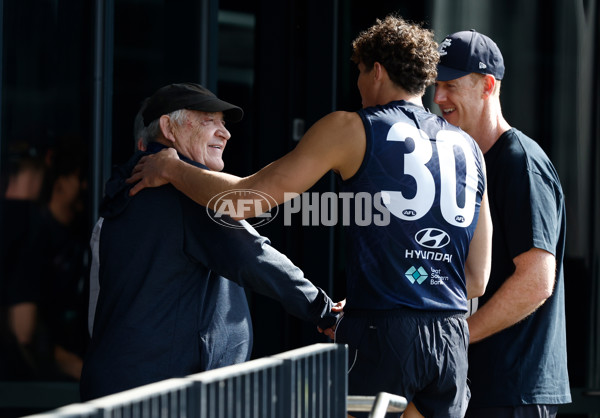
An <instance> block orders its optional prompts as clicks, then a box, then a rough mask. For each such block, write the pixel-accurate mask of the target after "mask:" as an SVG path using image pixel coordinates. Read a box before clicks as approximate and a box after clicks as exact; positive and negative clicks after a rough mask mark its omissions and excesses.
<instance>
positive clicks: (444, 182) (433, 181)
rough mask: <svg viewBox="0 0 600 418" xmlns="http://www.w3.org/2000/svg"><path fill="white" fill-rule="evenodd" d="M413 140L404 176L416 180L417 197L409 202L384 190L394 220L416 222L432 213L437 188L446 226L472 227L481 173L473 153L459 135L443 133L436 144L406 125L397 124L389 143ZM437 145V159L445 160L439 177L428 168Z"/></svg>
mask: <svg viewBox="0 0 600 418" xmlns="http://www.w3.org/2000/svg"><path fill="white" fill-rule="evenodd" d="M409 138H410V139H412V140H413V142H414V150H413V151H412V152H410V153H406V154H404V174H405V175H408V176H411V177H412V178H413V179H414V181H415V184H416V187H415V195H414V197H412V198H406V197H405V196H404V195H403V193H402V192H401V191H393V190H382V191H381V197H382V200H383V203H384V204H385V206H386V207H387V208H388V210H389V211H390V212H391V213H392V214H393V215H394V216H396V217H398V218H400V219H403V220H407V221H411V220H413V221H414V220H417V219H420V218H422V217H423V216H425V215H426V214H427V213H428V212H429V211H430V210H431V208H432V207H433V204H434V200H435V196H436V187H439V188H440V210H441V212H442V216H443V217H444V219H445V220H446V222H448V223H449V224H451V225H454V226H458V227H465V228H466V227H468V226H469V225H470V224H471V222H472V221H473V217H474V216H475V205H476V203H477V182H478V172H477V165H476V163H475V156H474V155H473V150H472V149H471V148H470V146H469V144H468V143H467V141H466V140H465V138H464V137H463V136H462V135H461V134H460V133H458V132H454V131H446V130H440V131H438V133H437V135H436V137H435V141H431V140H430V139H429V136H428V135H427V134H426V133H425V132H423V131H422V130H420V129H418V128H416V127H415V126H413V125H409V124H408V123H405V122H399V123H396V124H394V126H392V128H391V129H390V131H389V133H388V137H387V140H388V141H400V142H405V141H406V140H407V139H409ZM434 145H435V146H436V147H437V155H438V156H439V155H442V156H444V158H438V162H439V164H437V166H439V171H438V172H437V173H432V172H431V170H430V169H429V168H428V167H427V165H426V164H427V163H428V162H429V161H430V160H431V158H432V156H433V146H434ZM457 157H462V158H457ZM457 160H458V161H459V164H460V168H461V169H462V170H461V172H462V173H463V174H462V175H461V177H462V178H460V179H459V178H457V177H458V175H457ZM463 170H464V171H463ZM434 174H435V176H436V177H437V178H436V177H434ZM458 181H460V182H461V183H462V184H464V205H463V206H462V207H460V206H459V204H458V192H457V190H459V189H458V188H457V182H458ZM461 189H462V187H461Z"/></svg>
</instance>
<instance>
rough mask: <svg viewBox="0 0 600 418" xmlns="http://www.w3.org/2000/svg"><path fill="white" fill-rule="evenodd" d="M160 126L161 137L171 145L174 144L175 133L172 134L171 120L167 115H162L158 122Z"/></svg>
mask: <svg viewBox="0 0 600 418" xmlns="http://www.w3.org/2000/svg"><path fill="white" fill-rule="evenodd" d="M158 123H159V125H160V131H161V132H162V135H163V137H164V138H165V139H166V140H167V141H169V142H172V143H175V141H176V139H175V133H174V132H173V123H171V118H170V117H169V116H168V115H162V116H161V117H160V119H159V120H158Z"/></svg>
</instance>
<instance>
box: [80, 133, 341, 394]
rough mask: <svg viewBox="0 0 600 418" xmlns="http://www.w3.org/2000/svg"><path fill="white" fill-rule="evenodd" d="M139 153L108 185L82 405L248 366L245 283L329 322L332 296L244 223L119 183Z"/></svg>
mask: <svg viewBox="0 0 600 418" xmlns="http://www.w3.org/2000/svg"><path fill="white" fill-rule="evenodd" d="M161 148H162V146H159V145H158V144H154V143H153V144H150V146H149V148H148V149H149V150H150V152H157V151H158V150H160V149H161ZM142 155H144V154H143V153H136V155H134V156H133V157H132V159H131V160H130V161H129V162H128V163H127V164H125V165H124V166H122V167H120V168H119V169H117V170H116V171H115V172H114V174H113V176H112V177H111V179H110V180H109V181H108V183H107V184H106V197H105V199H104V201H103V204H102V207H101V211H100V215H101V216H102V217H104V222H103V225H102V232H101V235H100V253H99V254H100V271H99V280H100V296H99V298H98V304H97V308H96V314H95V321H94V331H93V336H92V340H91V344H90V347H89V350H88V353H87V356H86V359H85V362H84V368H83V373H82V380H81V396H82V399H83V400H87V399H91V398H96V397H99V396H104V395H108V394H110V393H115V392H119V391H122V390H126V389H129V388H132V387H136V386H140V385H143V384H147V383H151V382H155V381H159V380H163V379H167V378H171V377H179V376H185V375H189V374H193V373H197V372H200V371H204V370H208V369H211V368H216V367H221V366H225V365H228V364H233V363H236V362H240V361H244V360H247V359H248V356H249V354H250V349H251V338H252V330H251V321H250V315H249V310H248V305H247V301H246V298H245V295H244V291H243V288H242V287H247V288H249V289H252V290H254V291H256V292H258V293H261V294H263V295H266V296H269V297H272V298H274V299H276V300H279V301H280V302H281V303H282V304H283V305H284V306H285V308H286V310H287V311H288V312H289V313H291V314H292V315H295V316H297V317H299V318H301V319H304V320H307V321H311V322H313V323H315V324H319V325H320V326H322V327H327V326H330V325H331V324H332V319H334V318H335V316H334V315H333V314H332V313H331V306H332V302H331V300H330V299H329V297H328V296H327V295H326V294H325V293H324V292H323V291H322V290H321V289H318V288H316V287H315V286H314V285H313V284H312V283H311V282H309V281H308V280H307V279H305V278H304V274H303V273H302V271H301V270H300V269H299V268H297V267H296V266H294V265H293V264H292V263H291V261H290V260H289V259H288V258H287V257H285V256H284V255H283V254H281V253H279V252H277V251H276V250H275V249H274V248H273V247H271V246H270V243H269V240H268V239H267V238H265V237H262V236H260V235H258V234H257V233H256V231H255V230H254V229H253V228H252V227H251V226H250V225H248V224H247V223H245V225H246V228H245V229H233V228H227V227H224V226H222V225H220V224H217V223H216V222H214V220H213V219H211V218H210V216H209V214H208V213H207V211H206V208H204V207H202V206H199V205H197V204H196V203H194V202H193V201H192V200H191V199H189V198H188V197H186V196H185V195H183V194H182V193H180V192H179V191H177V190H176V189H175V188H174V187H173V186H171V185H165V186H162V187H157V188H151V189H145V190H142V191H141V192H140V193H138V194H137V195H136V196H134V197H130V196H129V194H128V192H129V189H130V187H131V185H128V184H127V183H125V180H126V179H127V177H129V175H130V173H131V170H132V168H133V167H134V166H135V164H136V163H137V161H138V160H139V158H141V156H142ZM186 161H187V162H188V163H190V164H194V165H197V166H200V167H203V168H206V167H204V166H202V165H200V164H197V163H194V162H192V161H189V160H186ZM224 277H227V279H229V280H226V279H224ZM240 353H241V354H240ZM244 355H245V356H244ZM243 357H245V358H243Z"/></svg>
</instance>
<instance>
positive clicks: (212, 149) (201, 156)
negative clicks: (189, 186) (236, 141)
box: [177, 110, 231, 171]
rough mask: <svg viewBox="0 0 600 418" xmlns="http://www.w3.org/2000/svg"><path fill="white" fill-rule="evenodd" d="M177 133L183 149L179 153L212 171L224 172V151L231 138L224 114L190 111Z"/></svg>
mask: <svg viewBox="0 0 600 418" xmlns="http://www.w3.org/2000/svg"><path fill="white" fill-rule="evenodd" d="M177 131H178V138H177V141H178V143H179V147H180V148H181V149H180V150H179V151H180V152H181V153H182V154H183V155H185V156H186V157H188V158H190V159H192V160H194V161H196V162H199V163H201V164H204V165H205V166H207V167H208V168H210V169H211V170H214V171H221V170H223V167H224V166H225V163H224V162H223V151H224V150H225V146H226V145H227V141H228V140H229V138H230V137H231V134H230V133H229V131H228V130H227V129H226V128H225V121H224V120H223V112H215V113H207V112H201V111H198V110H189V111H187V112H186V120H185V122H184V123H183V124H182V125H181V126H179V127H178V129H177Z"/></svg>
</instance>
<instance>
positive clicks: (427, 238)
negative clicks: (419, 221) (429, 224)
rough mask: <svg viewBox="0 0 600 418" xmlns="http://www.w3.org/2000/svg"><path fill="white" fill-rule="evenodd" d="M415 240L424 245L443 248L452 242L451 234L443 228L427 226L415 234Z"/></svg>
mask: <svg viewBox="0 0 600 418" xmlns="http://www.w3.org/2000/svg"><path fill="white" fill-rule="evenodd" d="M415 241H417V243H418V244H419V245H421V246H423V247H427V248H442V247H445V246H446V245H448V244H449V243H450V235H448V234H447V233H446V232H444V231H442V230H441V229H437V228H425V229H421V230H420V231H419V232H417V233H416V234H415Z"/></svg>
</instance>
